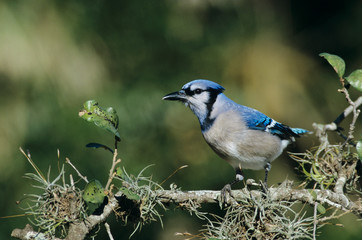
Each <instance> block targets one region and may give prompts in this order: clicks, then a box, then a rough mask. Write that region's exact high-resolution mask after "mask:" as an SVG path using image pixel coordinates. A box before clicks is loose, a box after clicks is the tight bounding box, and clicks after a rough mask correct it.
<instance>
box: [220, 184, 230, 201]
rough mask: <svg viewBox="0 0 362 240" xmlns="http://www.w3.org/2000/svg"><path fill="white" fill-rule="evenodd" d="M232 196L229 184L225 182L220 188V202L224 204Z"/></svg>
mask: <svg viewBox="0 0 362 240" xmlns="http://www.w3.org/2000/svg"><path fill="white" fill-rule="evenodd" d="M230 197H233V195H232V194H231V184H226V185H225V186H224V187H223V188H222V189H221V193H220V203H221V204H224V203H227V202H229V198H230Z"/></svg>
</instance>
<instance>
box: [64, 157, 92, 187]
mask: <svg viewBox="0 0 362 240" xmlns="http://www.w3.org/2000/svg"><path fill="white" fill-rule="evenodd" d="M65 162H66V163H68V164H69V165H70V166H71V167H72V168H73V169H74V170H75V171H76V172H77V174H78V176H79V177H80V178H82V179H83V180H84V181H85V182H86V183H88V179H87V177H86V176H83V175H82V174H81V173H80V172H79V171H78V169H77V168H76V167H75V166H74V165H73V164H72V162H71V161H70V159H69V158H67V157H66V158H65Z"/></svg>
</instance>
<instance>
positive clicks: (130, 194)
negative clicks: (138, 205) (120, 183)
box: [119, 187, 141, 201]
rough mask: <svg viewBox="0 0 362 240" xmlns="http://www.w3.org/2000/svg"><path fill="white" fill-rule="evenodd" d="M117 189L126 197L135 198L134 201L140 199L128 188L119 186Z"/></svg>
mask: <svg viewBox="0 0 362 240" xmlns="http://www.w3.org/2000/svg"><path fill="white" fill-rule="evenodd" d="M119 190H120V191H121V192H122V193H123V194H124V195H125V196H126V197H127V199H130V200H135V201H139V200H141V197H140V196H138V195H137V194H135V193H134V192H131V191H130V190H129V189H128V188H125V187H121V188H120V189H119Z"/></svg>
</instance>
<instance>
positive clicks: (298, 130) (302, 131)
mask: <svg viewBox="0 0 362 240" xmlns="http://www.w3.org/2000/svg"><path fill="white" fill-rule="evenodd" d="M291 129H292V131H293V132H294V133H295V134H297V135H302V134H304V133H308V132H309V131H308V130H305V129H303V128H291Z"/></svg>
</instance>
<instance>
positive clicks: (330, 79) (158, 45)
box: [0, 0, 362, 239]
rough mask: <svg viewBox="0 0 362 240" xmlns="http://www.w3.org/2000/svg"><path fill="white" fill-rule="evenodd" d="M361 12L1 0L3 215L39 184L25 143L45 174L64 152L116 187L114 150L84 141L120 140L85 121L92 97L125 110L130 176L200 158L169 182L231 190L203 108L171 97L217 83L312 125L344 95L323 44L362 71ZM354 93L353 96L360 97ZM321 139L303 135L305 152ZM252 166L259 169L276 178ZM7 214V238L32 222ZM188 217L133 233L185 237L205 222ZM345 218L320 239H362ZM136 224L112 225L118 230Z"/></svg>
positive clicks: (286, 163)
mask: <svg viewBox="0 0 362 240" xmlns="http://www.w3.org/2000/svg"><path fill="white" fill-rule="evenodd" d="M361 11H362V2H361V1H357V0H352V1H346V2H341V1H317V2H316V1H272V2H271V1H266V0H263V1H246V0H236V1H235V0H225V1H221V0H198V1H194V0H161V1H145V0H144V1H100V0H96V1H92V2H91V3H90V2H88V1H79V0H78V1H74V0H73V1H69V0H63V1H59V0H48V1H44V0H43V1H21V0H16V1H14V0H11V1H10V0H8V1H6V0H5V1H2V2H0V85H1V88H0V107H1V112H2V114H1V117H0V126H1V128H0V146H1V148H0V186H1V189H2V193H3V195H4V196H8V197H6V198H2V199H1V200H0V206H1V209H0V212H1V213H2V216H8V215H14V214H17V213H21V212H22V211H21V209H19V208H18V206H17V205H16V204H15V202H16V201H17V200H19V199H21V198H22V197H23V196H22V193H23V192H28V191H26V189H27V188H28V187H29V186H28V185H27V184H24V183H25V182H26V180H24V179H23V178H21V177H20V176H22V175H23V174H24V172H30V171H31V170H30V166H28V164H27V162H26V161H25V160H24V158H23V156H22V155H21V153H20V152H19V151H18V148H19V146H22V147H23V148H24V149H30V150H31V152H32V155H33V157H34V159H35V158H36V159H40V161H39V162H37V164H38V167H39V168H40V169H48V167H49V165H51V166H52V167H53V168H54V167H57V166H58V165H59V164H60V165H61V164H62V163H63V162H58V158H57V156H56V149H57V148H59V149H60V159H63V160H64V159H65V157H69V158H71V159H72V162H73V163H74V164H76V165H77V166H78V169H79V170H80V171H81V172H86V173H87V176H89V177H94V178H97V179H99V181H101V182H102V183H104V182H105V180H106V179H107V171H108V169H109V166H110V164H111V162H110V159H111V157H110V154H109V152H107V151H100V150H92V149H87V148H85V144H86V143H88V142H90V141H93V140H96V141H97V142H102V143H104V144H106V145H112V143H113V139H112V138H110V137H109V135H108V134H104V133H103V131H102V130H101V129H99V130H95V129H94V128H92V127H90V126H89V124H88V125H87V124H84V123H83V122H82V121H81V120H80V119H79V118H78V116H77V112H78V111H79V110H80V109H81V103H83V102H84V101H85V100H87V99H97V100H98V101H99V102H102V104H104V105H105V106H107V105H109V106H114V108H115V110H116V111H117V113H118V116H119V126H120V128H119V133H120V136H121V138H122V142H121V144H120V146H119V153H120V156H121V157H122V159H123V162H122V164H123V165H124V166H125V168H126V169H129V170H128V171H134V173H137V172H139V171H140V170H141V169H143V168H144V167H145V166H147V165H149V164H156V166H157V167H155V168H153V169H152V170H149V171H152V173H153V179H154V180H155V181H159V182H160V181H162V180H164V179H165V178H167V176H169V175H170V173H172V172H173V171H174V170H175V169H177V168H178V167H180V166H182V165H185V164H187V165H189V168H186V169H184V170H182V171H180V172H178V173H177V174H176V175H175V176H173V177H172V178H171V179H170V180H169V181H167V182H166V183H165V184H170V183H171V182H176V183H177V185H178V186H181V187H182V189H183V190H188V189H221V187H222V186H223V185H224V184H225V182H229V181H230V180H231V179H233V170H232V168H230V166H229V165H228V164H226V163H225V162H223V161H221V160H220V159H219V158H218V157H217V156H216V155H215V154H214V153H213V152H212V151H211V150H210V149H209V148H208V146H207V145H206V144H205V142H204V141H203V139H202V136H201V134H200V130H199V126H198V123H197V120H196V119H195V117H194V116H193V115H192V113H191V112H190V111H189V110H188V109H185V107H184V106H182V105H181V104H180V105H178V106H177V105H173V104H165V103H164V102H162V101H161V97H162V96H163V95H164V94H165V93H168V92H170V91H173V90H178V89H179V88H180V87H181V86H182V85H183V84H184V83H186V82H188V81H190V80H192V79H197V78H205V79H210V80H213V81H216V82H218V83H220V84H221V85H223V86H224V87H225V88H226V94H227V95H228V96H229V97H230V98H232V99H234V100H235V101H236V102H238V103H242V104H245V105H248V106H251V107H254V108H257V109H259V110H261V111H262V112H264V113H266V114H268V115H270V116H271V117H273V118H276V119H278V120H279V121H281V122H283V123H286V124H288V125H290V126H293V127H303V128H306V129H311V124H312V123H313V122H321V123H323V122H326V123H327V122H331V121H333V120H334V119H335V118H336V117H337V116H338V115H339V114H340V113H341V112H342V110H343V109H344V106H345V99H344V96H343V95H341V94H339V93H337V91H336V89H337V88H338V87H339V83H338V81H335V76H334V75H333V73H332V72H331V71H330V66H329V65H328V64H327V63H323V61H320V59H319V57H318V53H320V52H324V51H325V52H329V53H335V54H337V55H338V56H341V57H342V58H343V59H344V60H345V61H346V63H347V66H348V69H346V72H350V70H351V69H357V68H361V66H360V64H361V62H362V59H361V58H362V45H361V44H360V43H361V42H362V39H361V38H362V35H361V34H358V33H359V32H360V29H361V24H360V23H361V22H362V19H361V18H362V15H361V14H360V13H361ZM350 93H351V98H352V99H355V98H356V96H358V94H359V93H358V92H357V91H353V90H351V91H350ZM356 130H357V132H356V136H359V135H361V130H360V128H357V129H356ZM336 137H338V136H336ZM314 141H315V140H314V139H313V137H307V138H303V139H301V140H300V141H298V145H297V146H296V147H295V149H293V151H294V152H297V151H303V150H304V149H305V148H306V147H307V146H311V145H313V144H314V143H315V142H314ZM285 156H286V155H285ZM99 159H103V161H100V160H99ZM297 165H298V164H297V163H296V162H294V161H292V160H290V159H288V158H284V159H283V158H280V159H279V160H278V161H276V162H275V163H274V164H273V171H271V174H270V183H271V184H273V183H274V184H276V183H278V182H280V181H282V180H284V179H285V178H287V177H288V178H291V179H293V178H294V179H295V178H296V172H294V171H293V168H294V167H296V166H297ZM65 171H67V170H65ZM246 174H247V177H256V178H260V177H261V176H262V174H263V173H262V172H260V173H259V172H253V171H250V172H247V173H246ZM254 174H255V175H254ZM54 177H55V176H54ZM2 221H4V222H6V224H1V227H0V228H1V230H0V239H7V238H9V234H10V231H11V229H13V228H15V227H21V226H22V225H25V222H26V218H25V217H23V218H12V219H2ZM189 221H191V220H190V218H187V217H185V216H184V215H182V213H181V214H179V216H178V217H176V216H174V214H173V213H172V214H166V217H165V218H164V230H161V229H160V227H159V226H158V225H157V224H151V225H148V226H145V227H144V228H143V231H142V232H141V233H136V234H135V235H134V236H133V239H180V238H177V237H175V236H174V232H175V231H178V232H182V231H184V230H185V231H186V230H188V231H197V230H196V229H198V226H197V225H198V223H195V224H190V223H189ZM341 223H342V224H344V225H345V229H344V230H343V231H341V229H337V230H334V229H328V228H327V229H326V230H323V229H322V232H323V233H324V236H323V238H322V237H321V238H320V239H341V238H343V239H355V238H356V237H357V236H360V234H361V230H360V229H361V228H360V227H359V225H358V224H359V223H356V222H355V220H354V218H353V217H346V218H343V219H342V221H341ZM175 225H176V227H175ZM334 228H335V227H334ZM172 229H175V231H172ZM132 231H133V228H125V229H124V231H119V232H113V234H114V236H115V237H116V238H117V239H119V238H124V237H126V236H127V237H128V236H129V235H130V233H131V232H132ZM102 233H104V234H105V232H104V229H102V230H101V234H100V235H99V239H103V237H102ZM104 236H105V235H104ZM342 236H343V237H342Z"/></svg>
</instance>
